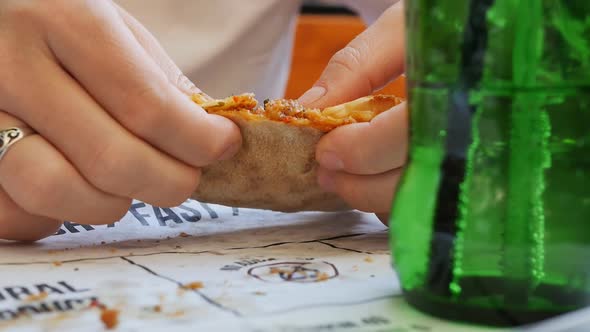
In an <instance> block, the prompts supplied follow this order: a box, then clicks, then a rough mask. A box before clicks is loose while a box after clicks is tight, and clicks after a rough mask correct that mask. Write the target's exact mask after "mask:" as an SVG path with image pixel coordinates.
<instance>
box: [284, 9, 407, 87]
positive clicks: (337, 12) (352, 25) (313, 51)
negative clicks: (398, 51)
mask: <svg viewBox="0 0 590 332" xmlns="http://www.w3.org/2000/svg"><path fill="white" fill-rule="evenodd" d="M326 27H329V29H326ZM365 28H366V26H365V24H364V22H363V21H362V19H361V18H360V17H358V16H357V15H356V14H355V13H354V12H351V11H350V10H348V9H347V8H344V7H340V6H334V5H329V4H325V3H322V2H321V0H306V1H304V6H303V7H302V10H301V16H300V17H299V19H298V22H297V34H296V37H295V46H294V50H293V52H294V54H293V62H292V65H291V74H290V78H289V82H288V85H287V91H286V98H298V97H299V96H301V94H302V93H304V92H305V91H306V90H307V89H308V88H309V87H310V86H311V85H312V84H313V83H314V82H315V81H316V80H317V79H318V78H319V76H320V74H321V73H322V70H323V69H324V68H325V66H326V64H327V63H328V61H329V60H330V58H331V57H332V55H333V54H334V53H336V52H337V51H338V50H340V49H342V48H343V47H345V46H346V44H348V43H349V42H350V41H351V40H352V39H353V38H354V37H355V36H356V35H358V34H359V33H361V32H362V31H363V30H364V29H365ZM304 41H305V42H304ZM377 93H391V94H395V95H399V96H405V93H406V90H405V80H404V79H403V78H400V79H397V80H395V81H393V82H391V83H390V84H389V85H387V86H386V87H384V88H383V90H381V91H378V92H377Z"/></svg>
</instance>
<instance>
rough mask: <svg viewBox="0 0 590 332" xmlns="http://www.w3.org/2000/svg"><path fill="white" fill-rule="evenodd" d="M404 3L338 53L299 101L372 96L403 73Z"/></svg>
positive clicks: (313, 103) (312, 103) (327, 102)
mask: <svg viewBox="0 0 590 332" xmlns="http://www.w3.org/2000/svg"><path fill="white" fill-rule="evenodd" d="M404 37H405V36H404V12H403V2H402V1H400V2H398V3H396V4H395V5H393V6H392V7H390V8H389V9H388V10H387V11H385V12H384V13H383V15H382V16H381V17H380V18H379V19H378V20H377V21H376V22H375V23H374V24H373V25H371V26H370V27H369V28H368V29H367V30H365V31H364V32H363V33H361V34H360V35H358V36H357V37H356V38H355V39H354V40H353V41H352V42H350V44H348V46H346V47H345V48H344V49H342V50H341V51H339V52H337V53H336V54H335V55H334V56H333V57H332V59H331V60H330V62H329V63H328V65H327V67H326V69H325V70H324V72H323V73H322V75H321V76H320V78H319V79H318V81H317V82H316V83H315V84H314V87H313V88H311V89H310V90H309V91H307V92H306V93H305V94H304V95H303V96H301V97H300V99H299V101H300V102H301V103H302V104H304V105H306V106H309V107H320V108H323V107H327V106H332V105H336V104H340V103H344V102H347V101H350V100H354V99H356V98H359V97H362V96H366V95H369V94H371V93H373V92H374V91H376V90H378V89H379V88H381V87H383V86H385V85H386V84H387V83H388V82H390V81H391V80H392V79H394V78H395V77H397V76H399V75H400V74H401V73H402V72H403V66H404V56H405V44H404V43H405V38H404Z"/></svg>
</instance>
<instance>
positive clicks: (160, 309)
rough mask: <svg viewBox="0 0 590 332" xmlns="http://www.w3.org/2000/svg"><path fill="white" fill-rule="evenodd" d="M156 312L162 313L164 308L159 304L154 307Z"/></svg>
mask: <svg viewBox="0 0 590 332" xmlns="http://www.w3.org/2000/svg"><path fill="white" fill-rule="evenodd" d="M154 312H162V306H161V305H159V304H157V305H155V306H154Z"/></svg>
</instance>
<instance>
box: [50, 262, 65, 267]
mask: <svg viewBox="0 0 590 332" xmlns="http://www.w3.org/2000/svg"><path fill="white" fill-rule="evenodd" d="M52 264H53V266H62V264H63V263H62V262H60V261H55V262H53V263H52Z"/></svg>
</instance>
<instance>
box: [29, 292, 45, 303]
mask: <svg viewBox="0 0 590 332" xmlns="http://www.w3.org/2000/svg"><path fill="white" fill-rule="evenodd" d="M48 296H49V294H48V293H47V292H41V293H39V294H32V295H29V296H27V298H26V299H25V302H36V301H42V300H45V299H46V298H47V297H48Z"/></svg>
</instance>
